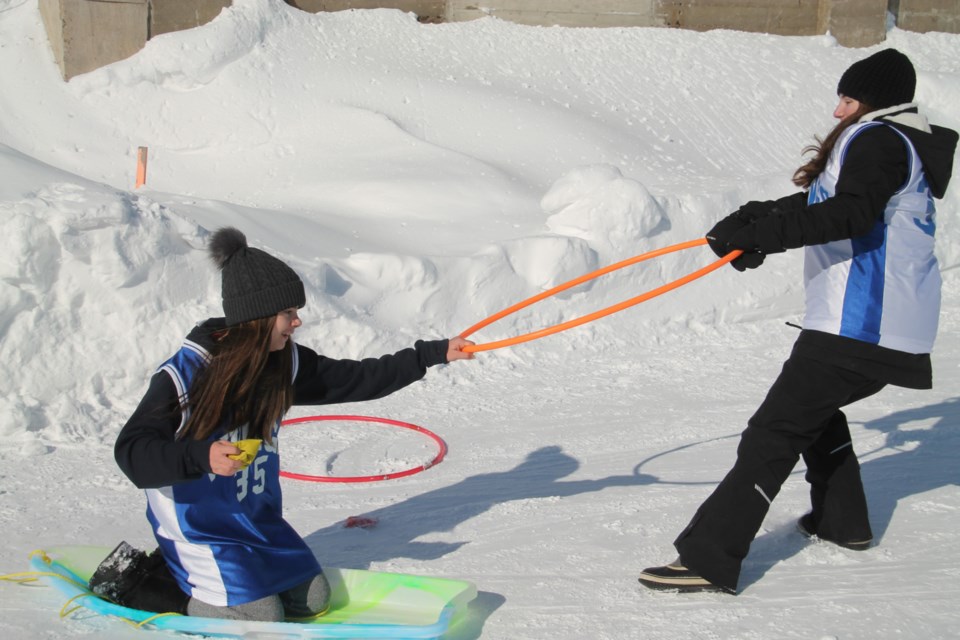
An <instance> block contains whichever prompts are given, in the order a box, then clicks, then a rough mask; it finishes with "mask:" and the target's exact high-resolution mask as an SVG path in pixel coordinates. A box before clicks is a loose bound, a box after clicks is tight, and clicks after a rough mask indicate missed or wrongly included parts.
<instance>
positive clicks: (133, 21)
mask: <svg viewBox="0 0 960 640" xmlns="http://www.w3.org/2000/svg"><path fill="white" fill-rule="evenodd" d="M39 6H40V17H41V19H42V20H43V24H44V26H45V28H46V30H47V37H48V38H49V39H50V45H51V49H52V50H53V56H54V59H55V60H56V61H57V64H58V65H59V66H60V71H61V73H62V74H63V77H64V79H65V80H69V79H70V78H72V77H73V76H75V75H77V74H80V73H86V72H88V71H93V70H94V69H98V68H100V67H102V66H104V65H107V64H110V63H111V62H116V61H117V60H122V59H123V58H126V57H129V56H132V55H133V54H135V53H136V52H137V51H139V50H140V49H142V48H143V45H144V44H146V42H147V20H148V13H149V6H148V4H147V0H40V3H39Z"/></svg>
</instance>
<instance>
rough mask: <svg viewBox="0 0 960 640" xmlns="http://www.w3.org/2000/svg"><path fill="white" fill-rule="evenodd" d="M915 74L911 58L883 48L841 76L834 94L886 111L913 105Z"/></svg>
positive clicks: (915, 86) (854, 64) (851, 66)
mask: <svg viewBox="0 0 960 640" xmlns="http://www.w3.org/2000/svg"><path fill="white" fill-rule="evenodd" d="M916 88H917V72H916V71H914V69H913V64H912V63H911V62H910V58H908V57H907V56H905V55H903V54H902V53H900V52H899V51H897V50H896V49H884V50H883V51H878V52H877V53H875V54H873V55H872V56H868V57H866V58H864V59H863V60H859V61H857V62H854V63H853V64H852V65H850V68H849V69H847V70H846V71H844V72H843V75H842V76H840V82H839V83H837V95H844V96H847V97H848V98H853V99H854V100H858V101H859V102H863V103H866V104H867V105H869V106H871V107H873V108H874V109H886V108H887V107H893V106H896V105H899V104H905V103H907V102H913V93H914V91H915V90H916Z"/></svg>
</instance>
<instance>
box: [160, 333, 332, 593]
mask: <svg viewBox="0 0 960 640" xmlns="http://www.w3.org/2000/svg"><path fill="white" fill-rule="evenodd" d="M293 353H294V371H293V373H294V377H296V371H297V364H298V362H297V359H296V354H297V350H296V347H295V345H294V349H293ZM209 357H210V356H209V353H208V352H207V351H206V350H205V349H204V348H203V347H202V346H201V345H199V344H197V343H195V342H192V341H190V340H185V341H184V343H183V346H182V347H181V348H180V350H179V351H178V352H177V353H176V354H174V356H173V357H171V358H170V359H169V360H167V361H166V362H165V363H164V364H162V365H161V366H160V368H159V370H160V371H164V372H166V373H168V374H169V375H170V377H171V378H172V379H173V383H174V385H175V386H176V388H177V392H178V394H179V396H180V402H181V408H182V412H183V417H182V420H181V422H180V430H181V431H182V429H183V426H184V425H185V424H186V421H187V418H188V417H189V413H188V409H187V408H186V401H187V394H188V391H189V389H190V385H191V383H192V382H193V380H194V379H195V377H196V375H197V373H198V372H199V371H200V370H201V369H202V368H203V367H204V366H206V364H207V363H208V362H209ZM279 430H280V425H279V422H278V424H277V426H276V427H275V428H274V431H273V444H272V445H271V444H267V442H266V441H264V442H263V444H262V445H261V447H260V450H259V451H258V452H257V457H256V459H255V460H254V461H253V462H252V463H250V465H249V466H248V467H247V468H246V469H244V470H243V471H240V472H238V473H237V474H235V475H233V476H230V477H226V476H218V475H215V474H212V473H211V474H207V475H206V476H204V477H203V478H200V479H198V480H193V481H190V482H183V483H178V484H175V485H172V486H169V487H162V488H159V489H147V490H146V494H147V519H148V520H149V521H150V523H151V525H153V530H154V535H155V536H156V539H157V542H158V543H159V545H160V549H161V551H162V553H163V555H164V558H165V559H166V560H167V564H168V565H169V566H170V570H171V572H172V573H173V575H174V577H175V578H176V579H177V582H178V583H179V585H180V588H181V589H183V590H184V592H185V593H187V594H189V595H191V596H192V597H194V598H197V599H198V600H201V601H202V602H206V603H207V604H211V605H214V606H235V605H238V604H243V603H246V602H251V601H253V600H258V599H260V598H264V597H266V596H269V595H273V594H276V593H280V592H281V591H285V590H287V589H290V588H292V587H294V586H296V585H299V584H301V583H303V582H306V581H307V580H310V579H312V578H313V577H314V576H316V575H317V574H318V573H320V565H319V564H318V563H317V560H316V558H315V557H314V555H313V552H311V551H310V549H309V548H308V547H307V545H306V543H305V542H304V541H303V538H301V537H300V535H299V534H297V532H296V531H294V530H293V528H292V527H291V526H290V525H289V524H288V523H287V522H286V521H285V520H284V519H283V516H282V513H281V512H282V506H283V505H282V502H283V501H282V497H281V492H280V456H279V454H278V451H277V444H278V442H277V438H278V433H279ZM225 432H226V430H223V431H221V432H220V433H219V434H215V435H214V436H212V437H211V440H227V441H231V442H236V441H237V440H242V439H244V438H246V437H247V426H246V425H244V426H243V427H241V428H239V429H235V430H232V431H230V432H229V433H225ZM177 435H178V437H179V436H180V432H178V434H177ZM253 435H254V437H259V435H258V434H253Z"/></svg>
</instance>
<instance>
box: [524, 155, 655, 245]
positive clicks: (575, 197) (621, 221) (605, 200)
mask: <svg viewBox="0 0 960 640" xmlns="http://www.w3.org/2000/svg"><path fill="white" fill-rule="evenodd" d="M541 206H542V207H543V209H544V211H545V212H546V213H547V214H548V215H549V217H548V218H547V222H546V224H547V227H548V228H549V229H550V230H551V231H553V232H555V233H559V234H565V235H572V236H576V237H580V238H584V239H585V240H588V241H590V242H591V243H594V244H596V245H599V246H600V247H603V248H604V249H605V251H604V253H609V252H610V250H612V249H616V250H619V248H620V247H623V246H624V245H633V244H636V243H637V242H639V241H640V240H641V239H643V238H648V237H651V236H655V235H657V234H658V233H662V232H664V231H667V230H669V228H670V221H669V219H668V218H667V215H666V212H665V211H664V210H663V207H661V206H660V204H659V203H658V202H657V201H656V199H655V198H654V197H653V196H652V195H651V194H650V192H649V191H648V190H647V189H646V188H645V187H644V186H643V185H642V184H640V183H639V182H637V181H636V180H631V179H630V178H627V177H625V176H624V175H623V173H621V171H620V169H618V168H617V167H613V166H609V165H598V166H591V167H583V168H579V169H575V170H573V171H570V172H569V173H567V174H566V175H564V176H563V177H562V178H561V179H560V180H558V181H557V182H556V183H555V184H554V185H553V187H552V188H551V189H550V190H549V191H548V192H547V193H546V195H544V196H543V199H542V200H541Z"/></svg>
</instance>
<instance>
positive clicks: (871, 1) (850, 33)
mask: <svg viewBox="0 0 960 640" xmlns="http://www.w3.org/2000/svg"><path fill="white" fill-rule="evenodd" d="M886 27H887V0H822V1H821V4H820V22H819V29H818V32H819V33H827V32H830V34H831V35H832V36H833V37H834V38H836V39H837V42H839V43H840V44H842V45H843V46H845V47H869V46H870V45H874V44H877V43H879V42H883V40H884V38H885V37H886V32H887V28H886Z"/></svg>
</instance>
